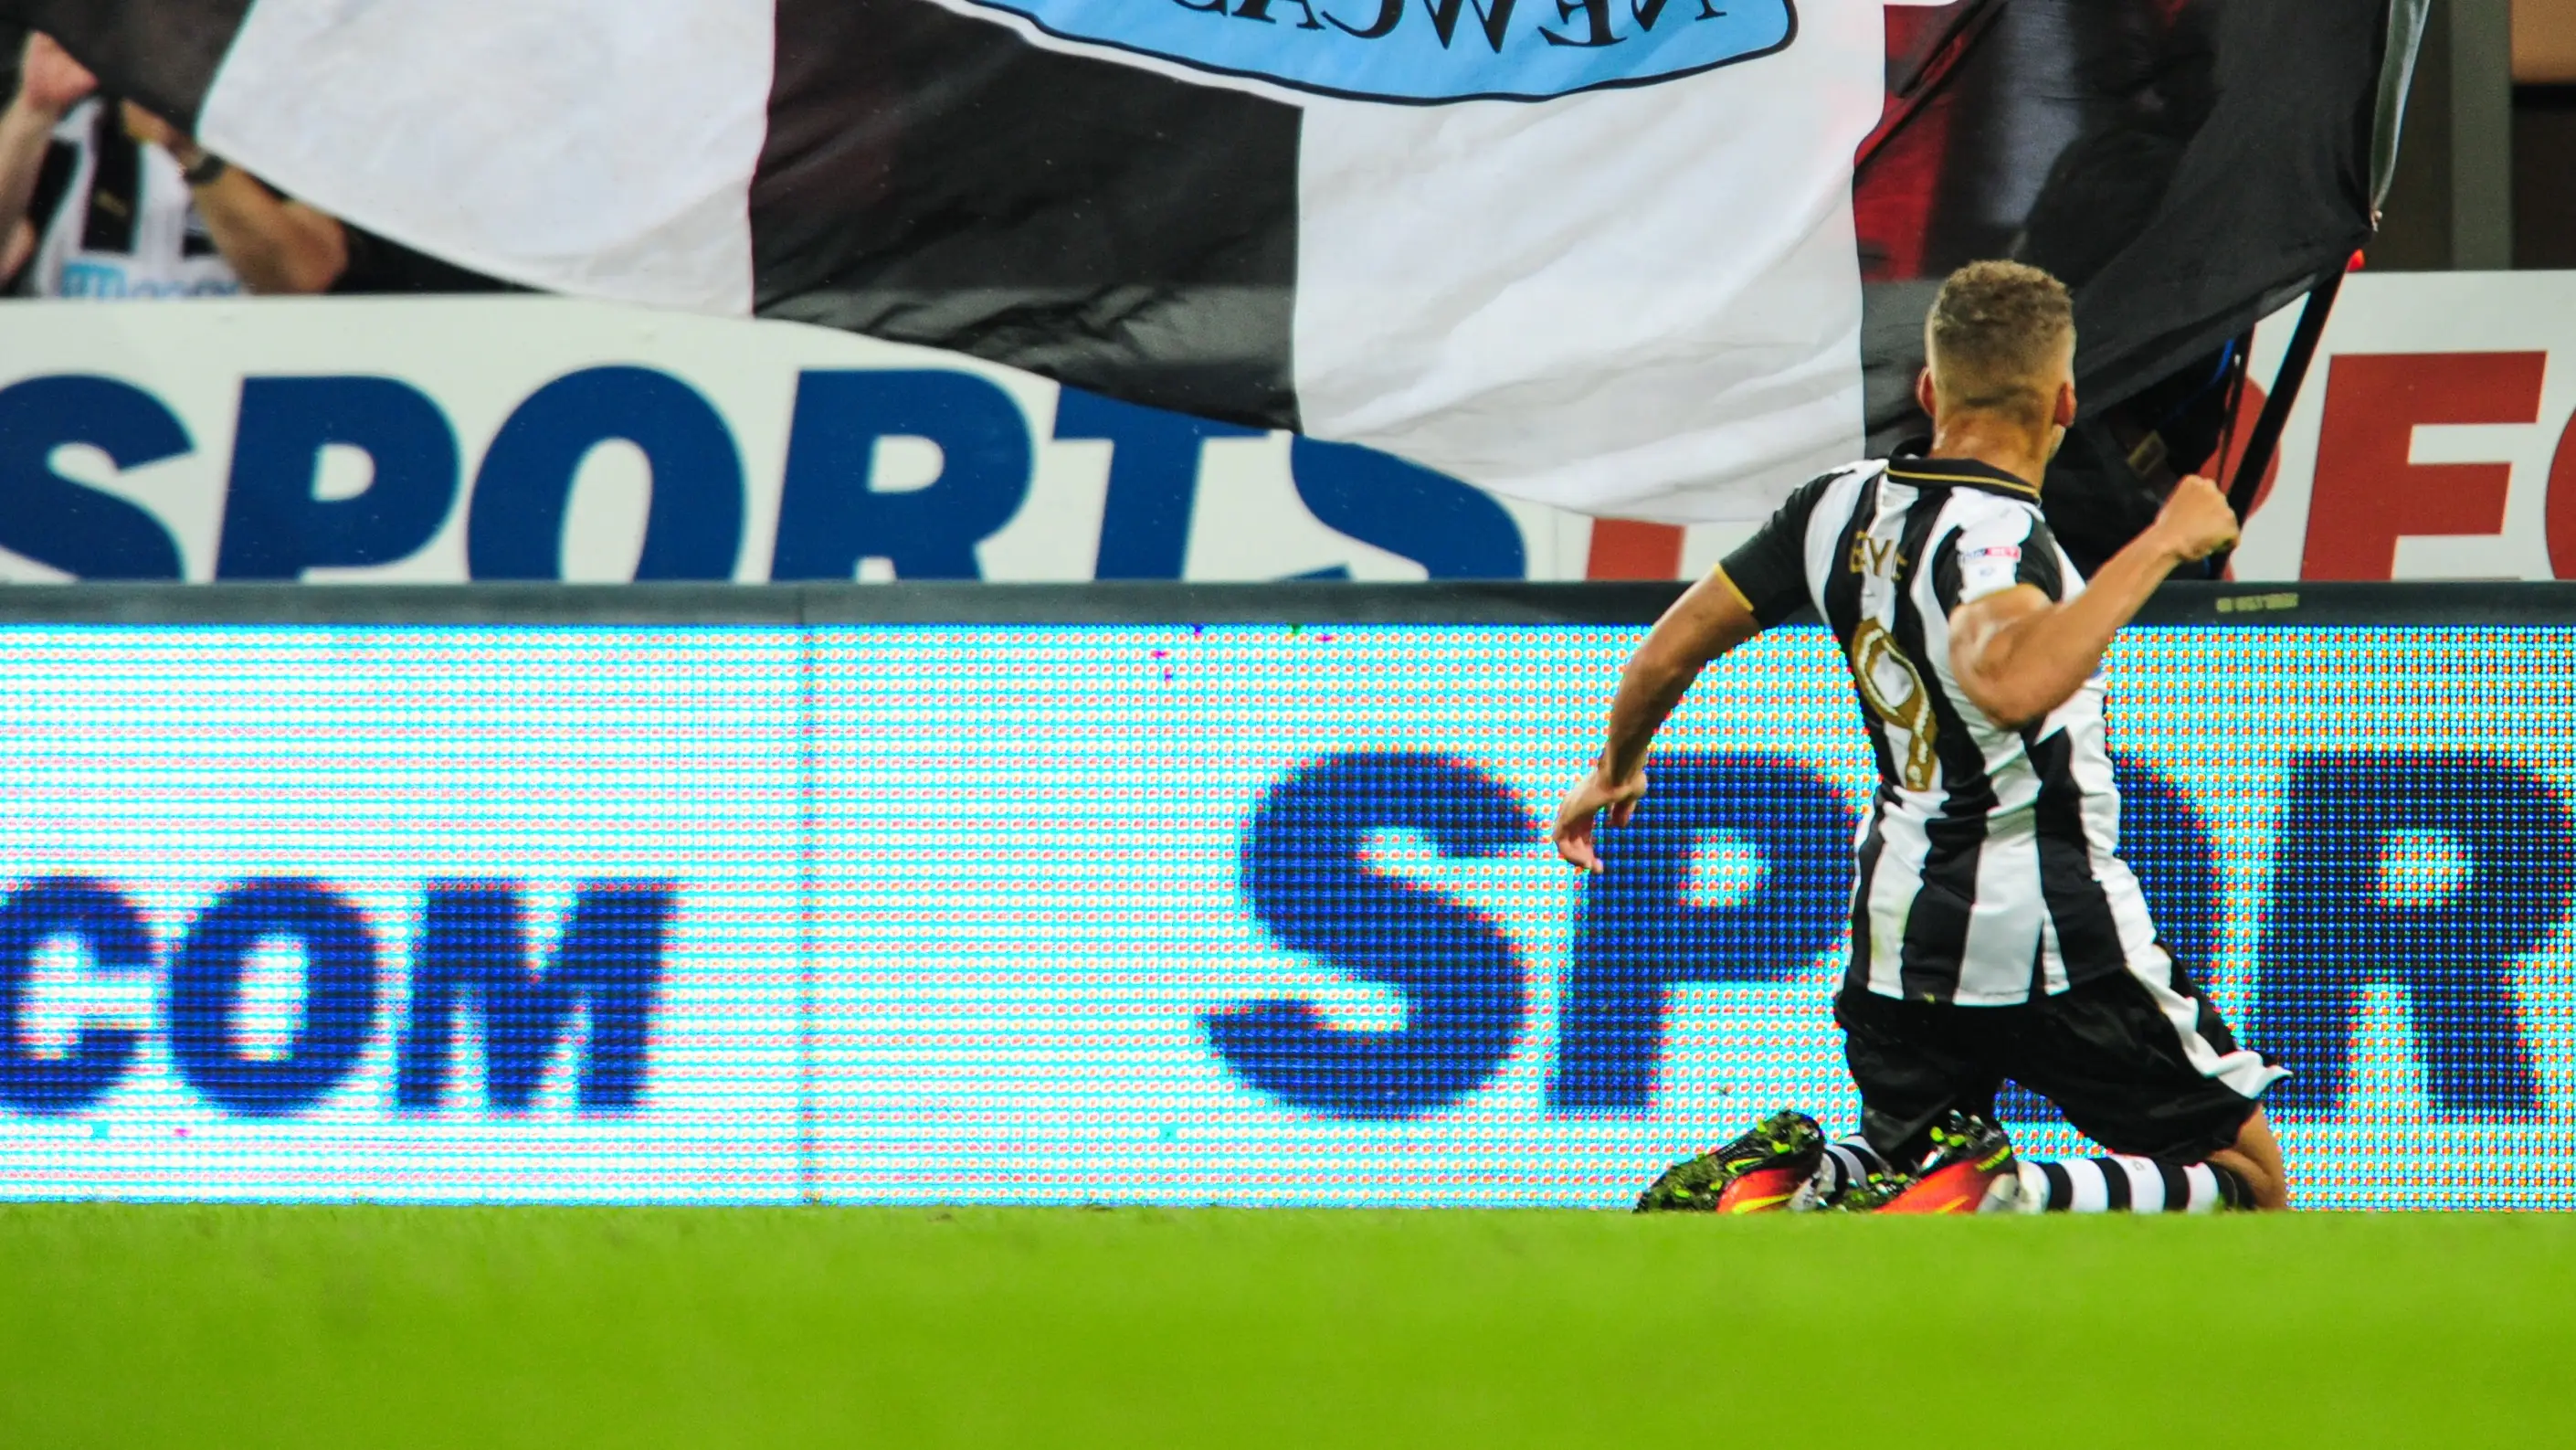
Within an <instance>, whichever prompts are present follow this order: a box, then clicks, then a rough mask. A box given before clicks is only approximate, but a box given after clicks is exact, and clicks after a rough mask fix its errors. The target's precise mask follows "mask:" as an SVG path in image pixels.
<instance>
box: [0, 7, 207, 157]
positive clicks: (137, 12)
mask: <svg viewBox="0 0 2576 1450" xmlns="http://www.w3.org/2000/svg"><path fill="white" fill-rule="evenodd" d="M250 7H251V0H9V3H8V4H7V5H6V6H5V7H0V10H5V13H6V14H7V16H8V18H9V19H12V20H17V21H22V22H24V23H25V24H26V26H27V27H28V28H29V29H31V30H41V31H43V32H45V33H46V34H47V35H50V36H52V37H53V38H54V39H55V40H57V41H59V42H61V43H62V47H63V49H65V50H67V51H69V52H71V54H72V58H73V59H74V60H77V61H79V62H80V63H81V64H83V65H85V66H88V67H89V68H90V69H91V70H93V71H95V72H97V73H98V76H99V80H100V82H101V84H102V85H104V86H105V87H107V88H108V89H110V90H113V91H114V92H115V93H116V94H118V95H120V96H126V97H131V98H132V99H133V100H134V101H136V102H137V103H139V104H141V105H142V106H143V107H144V108H145V109H146V110H149V111H152V112H154V113H155V114H157V115H160V116H162V117H164V118H165V119H167V120H168V121H169V122H170V123H171V124H172V125H174V126H177V127H178V128H179V129H180V130H182V131H186V132H189V133H190V134H194V133H195V132H196V130H197V129H198V128H197V117H198V113H199V112H200V111H201V110H203V109H204V107H205V104H206V91H207V89H208V88H209V87H211V86H212V85H213V84H214V81H215V70H216V68H217V67H218V66H221V65H222V64H223V60H224V52H226V51H228V50H230V49H231V48H232V43H233V36H234V35H235V34H237V33H239V31H240V30H241V22H242V16H244V15H245V14H247V13H249V11H250ZM112 119H113V118H111V120H112Z"/></svg>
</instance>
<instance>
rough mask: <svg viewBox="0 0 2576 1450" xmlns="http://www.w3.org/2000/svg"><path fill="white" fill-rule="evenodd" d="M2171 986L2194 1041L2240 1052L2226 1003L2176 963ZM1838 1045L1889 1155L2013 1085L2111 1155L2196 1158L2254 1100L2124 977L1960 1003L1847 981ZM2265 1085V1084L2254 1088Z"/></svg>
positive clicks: (1868, 1125)
mask: <svg viewBox="0 0 2576 1450" xmlns="http://www.w3.org/2000/svg"><path fill="white" fill-rule="evenodd" d="M2173 985H2174V989H2175V991H2177V992H2179V993H2181V994H2182V996H2183V997H2184V998H2185V999H2187V1000H2188V1001H2189V1002H2190V1003H2191V1005H2192V1006H2193V1007H2194V1008H2196V1009H2197V1014H2198V1020H2197V1021H2196V1023H2195V1024H2194V1026H2195V1027H2196V1029H2197V1032H2198V1034H2199V1036H2200V1037H2201V1038H2202V1039H2203V1040H2204V1041H2206V1042H2207V1043H2208V1044H2209V1045H2210V1046H2211V1047H2212V1048H2214V1049H2215V1050H2216V1051H2217V1052H2218V1053H2220V1054H2221V1055H2226V1054H2230V1053H2233V1052H2235V1051H2236V1039H2235V1036H2234V1034H2232V1033H2230V1032H2229V1031H2228V1030H2227V1024H2226V1022H2224V1021H2223V1020H2221V1019H2220V1017H2219V1015H2218V1009H2217V1008H2215V1007H2213V1006H2211V1005H2210V1004H2209V1001H2208V1000H2207V999H2206V998H2204V997H2202V996H2201V995H2200V993H2199V991H2198V989H2196V988H2194V987H2193V986H2192V984H2191V979H2190V978H2189V977H2188V976H2186V975H2184V973H2183V971H2182V969H2181V968H2180V967H2179V966H2177V967H2176V968H2174V972H2173ZM1834 1020H1835V1021H1836V1022H1838V1023H1840V1024H1841V1025H1842V1029H1843V1054H1844V1057H1845V1058H1846V1060H1848V1061H1849V1062H1850V1063H1851V1075H1852V1081H1853V1082H1855V1083H1857V1084H1859V1086H1860V1100H1861V1131H1862V1132H1863V1133H1865V1134H1867V1135H1868V1137H1869V1141H1870V1146H1872V1147H1874V1148H1876V1149H1877V1150H1878V1151H1879V1153H1880V1154H1881V1155H1882V1156H1884V1157H1886V1158H1887V1159H1888V1160H1889V1161H1890V1162H1912V1161H1915V1160H1917V1159H1919V1158H1920V1157H1921V1156H1922V1154H1923V1152H1924V1150H1925V1148H1926V1146H1927V1145H1928V1140H1927V1138H1926V1136H1925V1135H1926V1134H1927V1133H1928V1132H1929V1130H1930V1129H1931V1128H1932V1127H1933V1125H1935V1124H1937V1123H1939V1122H1940V1121H1941V1120H1942V1118H1944V1117H1945V1116H1947V1115H1948V1114H1949V1113H1950V1112H1951V1111H1952V1110H1954V1109H1955V1110H1957V1111H1960V1112H1966V1113H1976V1114H1979V1115H1981V1116H1983V1117H1986V1118H1988V1119H1991V1118H1993V1117H1994V1112H1995V1093H1996V1091H1997V1090H1998V1089H2000V1088H2001V1087H2002V1086H2003V1084H2004V1083H2005V1082H2006V1081H2007V1080H2009V1081H2012V1082H2017V1083H2020V1084H2021V1085H2022V1086H2023V1087H2026V1088H2029V1089H2030V1090H2031V1091H2033V1092H2035V1093H2038V1094H2039V1095H2040V1096H2042V1097H2044V1098H2047V1099H2048V1100H2049V1101H2051V1102H2053V1103H2055V1104H2057V1106H2058V1107H2059V1108H2060V1109H2061V1110H2063V1111H2064V1112H2065V1114H2066V1120H2067V1121H2068V1122H2070V1123H2073V1124H2074V1125H2075V1127H2076V1129H2077V1131H2079V1132H2081V1133H2083V1134H2084V1135H2085V1136H2086V1137H2088V1138H2091V1139H2093V1140H2094V1141H2095V1142H2097V1143H2100V1144H2101V1145H2102V1146H2104V1147H2106V1148H2108V1149H2110V1150H2111V1151H2112V1152H2114V1153H2129V1154H2134V1155H2136V1156H2138V1157H2141V1158H2152V1159H2155V1160H2156V1161H2158V1162H2160V1163H2197V1162H2199V1161H2200V1160H2202V1159H2204V1158H2206V1157H2208V1156H2209V1155H2210V1154H2211V1153H2212V1152H2215V1151H2216V1150H2218V1149H2220V1148H2224V1147H2226V1146H2228V1145H2229V1144H2231V1143H2233V1142H2235V1141H2236V1134H2237V1131H2238V1130H2239V1129H2241V1128H2243V1127H2244V1126H2245V1120H2246V1119H2247V1118H2249V1117H2251V1116H2253V1113H2254V1100H2253V1099H2252V1098H2250V1097H2247V1096H2245V1095H2244V1094H2243V1093H2240V1092H2238V1091H2237V1090H2236V1089H2235V1088H2233V1087H2230V1086H2228V1085H2227V1084H2226V1083H2224V1082H2222V1081H2220V1080H2219V1079H2217V1078H2215V1077H2212V1076H2209V1075H2207V1074H2205V1073H2203V1072H2202V1071H2201V1070H2200V1069H2199V1068H2197V1067H2194V1066H2193V1065H2192V1062H2191V1058H2190V1055H2189V1054H2188V1052H2187V1051H2186V1049H2185V1046H2184V1038H2183V1035H2182V1033H2181V1031H2180V1030H2178V1029H2177V1028H2176V1026H2175V1024H2174V1022H2173V1021H2172V1020H2170V1019H2168V1018H2167V1017H2166V1016H2165V1010H2164V1007H2163V1005H2162V1004H2160V1003H2158V1001H2157V1000H2156V996H2155V994H2154V993H2152V992H2150V991H2149V990H2148V988H2147V986H2146V984H2144V983H2142V982H2140V981H2139V980H2138V979H2137V978H2135V977H2132V976H2129V975H2128V974H2126V973H2119V974H2115V975H2112V976H2108V977H2103V978H2100V979H2097V980H2095V981H2092V982H2088V983H2085V984H2084V985H2082V986H2078V987H2075V988H2073V989H2072V990H2069V991H2066V992H2061V993H2059V994H2058V995H2056V996H2054V997H2041V998H2038V999H2035V1000H2033V1001H2030V1002H2025V1003H2022V1004H2020V1005H2017V1006H2011V1007H1955V1006H1950V1005H1947V1004H1940V1003H1931V1002H1909V1001H1901V1000H1899V999H1897V998H1894V997H1882V996H1879V995H1878V994H1877V993H1875V992H1872V991H1869V990H1868V989H1867V988H1864V987H1857V986H1848V987H1845V988H1844V989H1843V992H1842V995H1841V996H1839V997H1837V998H1835V999H1834ZM2258 1091H2259V1089H2258Z"/></svg>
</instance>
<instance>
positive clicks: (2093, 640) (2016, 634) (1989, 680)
mask: <svg viewBox="0 0 2576 1450" xmlns="http://www.w3.org/2000/svg"><path fill="white" fill-rule="evenodd" d="M2235 541H2236V515H2235V513H2234V512H2233V511H2231V510H2230V509H2229V508H2228V507H2227V496H2226V495H2224V494H2222V493H2220V492H2219V491H2218V488H2217V485H2215V484H2213V483H2211V482H2210V481H2209V480H2208V479H2205V478H2200V477H2196V476H2195V477H2192V478H2186V479H2184V480H2183V481H2182V482H2181V483H2179V484H2177V485H2175V487H2174V491H2173V496H2172V497H2171V498H2168V499H2167V500H2165V506H2164V510H2163V512H2161V513H2159V514H2158V515H2157V516H2156V521H2155V522H2154V523H2152V524H2150V525H2148V526H2147V528H2146V531H2145V532H2143V533H2141V534H2139V535H2138V536H2137V537H2136V538H2134V539H2131V540H2130V541H2129V544H2128V547H2126V548H2124V549H2122V550H2121V551H2120V552H2119V553H2117V554H2114V555H2112V556H2111V560H2110V562H2109V563H2107V564H2105V565H2103V566H2102V572H2101V573H2099V574H2096V575H2095V576H2093V578H2092V580H2091V581H2090V582H2089V583H2087V584H2086V585H2085V588H2084V592H2082V593H2080V594H2078V595H2076V596H2075V597H2074V598H2072V599H2069V600H2066V601H2065V602H2063V603H2060V602H2057V601H2055V600H2052V599H2050V598H2049V596H2048V595H2047V594H2046V593H2044V592H2042V591H2041V590H2040V589H2039V588H2037V587H2036V586H2034V585H2031V584H2026V583H2024V584H2015V585H2013V586H2012V587H2010V588H2006V589H2001V590H1999V591H1997V592H1995V593H1991V594H1984V595H1980V596H1978V597H1976V598H1972V599H1970V600H1968V601H1967V602H1966V603H1964V604H1961V605H1960V606H1959V607H1958V609H1957V610H1955V611H1953V612H1952V614H1951V615H1950V674H1951V676H1952V678H1954V679H1956V680H1957V681H1958V682H1959V691H1960V693H1962V694H1964V695H1966V696H1967V697H1968V699H1969V701H1970V702H1971V703H1973V704H1974V705H1975V706H1976V707H1977V708H1978V709H1979V710H1982V711H1984V712H1985V714H1986V718H1988V719H1990V720H1992V721H1994V722H1995V723H1996V724H1998V725H2001V726H2004V727H2006V728H2007V729H2019V728H2020V727H2022V726H2024V725H2027V724H2029V723H2030V722H2031V721H2034V720H2038V719H2041V718H2043V717H2044V716H2046V715H2047V714H2048V712H2049V711H2051V710H2054V709H2056V708H2057V707H2058V706H2060V705H2062V704H2065V703H2066V701H2067V699H2068V698H2069V697H2071V696H2072V695H2074V693H2075V692H2076V691H2077V690H2079V689H2082V688H2083V687H2084V682H2085V681H2086V680H2088V679H2091V678H2092V677H2093V672H2094V671H2095V670H2098V669H2100V668H2101V667H2102V652H2103V651H2104V650H2107V649H2109V648H2110V647H2111V637H2112V636H2113V635H2115V634H2118V633H2119V632H2120V628H2121V626H2123V625H2125V624H2127V623H2128V622H2129V620H2130V619H2131V618H2132V617H2133V616H2135V615H2136V614H2137V612H2138V610H2139V608H2140V607H2141V606H2143V605H2144V604H2145V603H2146V602H2147V599H2148V596H2150V595H2152V594H2154V593H2155V592H2156V586H2157V585H2159V584H2162V583H2163V582H2164V581H2165V576H2166V575H2168V574H2171V573H2172V572H2173V571H2174V568H2175V566H2177V565H2179V564H2183V563H2186V562H2188V561H2191V560H2194V559H2203V558H2207V557H2208V556H2209V555H2210V554H2212V553H2214V552H2216V551H2217V550H2219V549H2223V548H2225V547H2227V546H2228V545H2229V544H2232V543H2234V542H2235ZM2048 547H2051V548H2054V547H2055V546H2054V545H2053V544H2052V545H2049V546H2048Z"/></svg>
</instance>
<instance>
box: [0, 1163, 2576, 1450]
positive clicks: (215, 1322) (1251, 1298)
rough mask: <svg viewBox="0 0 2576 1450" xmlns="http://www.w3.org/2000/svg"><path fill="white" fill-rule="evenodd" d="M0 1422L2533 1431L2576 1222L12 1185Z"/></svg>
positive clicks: (356, 1431)
mask: <svg viewBox="0 0 2576 1450" xmlns="http://www.w3.org/2000/svg"><path fill="white" fill-rule="evenodd" d="M0 1365H5V1366H6V1369H5V1371H4V1372H0V1445H7V1446H25V1447H48V1450H51V1447H67V1446H116V1447H124V1446H152V1447H180V1446H333V1447H342V1446H350V1447H355V1446H365V1447H389V1446H414V1445H418V1446H441V1447H467V1450H499V1447H508V1446H543V1447H573V1446H621V1447H624V1446H664V1445H671V1446H734V1445H742V1446H795V1445H869V1446H918V1445H976V1446H1013V1445H1030V1446H1044V1447H1053V1446H1091V1445H1103V1446H1112V1445H1114V1446H1122V1447H1154V1446H1176V1447H1256V1450H1272V1447H1281V1450H1287V1447H1311V1446H1342V1445H1352V1446H1436V1447H1441V1450H1454V1447H1462V1446H1474V1447H1480V1450H1481V1447H1487V1446H1501V1445H1512V1446H1518V1445H1548V1446H1559V1445H1564V1446H1590V1445H1600V1446H1637V1447H1667V1446H1670V1447H1684V1446H1687V1447H1694V1450H1696V1447H1713V1446H1754V1445H1760V1446H1772V1445H1777V1446H1788V1447H1799V1450H1805V1447H1811V1446H1847V1445H1848V1446H1869V1447H1912V1446H1923V1445H1974V1446H1978V1447H2004V1446H2021V1445H2046V1446H2059V1445H2072V1446H2084V1447H2088V1450H2093V1447H2103V1446H2114V1445H2142V1446H2146V1445H2152V1446H2156V1447H2159V1450H2179V1447H2191V1450H2200V1447H2205V1446H2212V1445H2266V1446H2279V1445H2330V1446H2356V1445H2428V1446H2446V1445H2475V1446H2502V1445H2553V1444H2565V1443H2570V1440H2571V1438H2576V1426H2571V1424H2570V1419H2571V1417H2576V1217H2562V1216H2537V1215H2465V1214H2459V1215H2430V1214H2426V1215H2396V1214H2391V1215H2376V1216H2356V1215H2312V1216H2297V1215H2289V1216H2281V1217H2274V1218H2261V1217H2250V1216H2248V1217H2236V1218H2220V1219H2182V1218H2137V1219H2118V1218H2104V1219H2066V1218H2054V1219H1989V1220H1921V1219H1917V1220H1891V1219H1874V1220H1873V1219H1844V1218H1836V1217H1830V1216H1817V1217H1800V1218H1787V1217H1771V1218H1764V1219H1751V1220H1733V1221H1719V1220H1711V1219H1702V1218H1682V1217H1660V1218H1652V1219H1640V1218H1636V1217H1632V1216H1629V1215H1624V1214H1609V1213H1554V1212H1457V1211H1452V1212H1434V1211H1420V1212H1355V1211H1334V1210H1321V1211H1281V1210H1269V1211H1245V1210H1238V1211H1228V1210H1212V1209H1211V1210H1182V1211H1162V1210H1143V1209H1121V1210H1115V1211H1082V1210H1055V1209H1016V1210H1004V1209H957V1210H949V1211H942V1210H928V1209H776V1210H764V1209H572V1208H538V1209H529V1208H470V1209H422V1208H369V1207H330V1208H234V1207H198V1206H120V1205H87V1204H80V1205H21V1206H8V1207H0Z"/></svg>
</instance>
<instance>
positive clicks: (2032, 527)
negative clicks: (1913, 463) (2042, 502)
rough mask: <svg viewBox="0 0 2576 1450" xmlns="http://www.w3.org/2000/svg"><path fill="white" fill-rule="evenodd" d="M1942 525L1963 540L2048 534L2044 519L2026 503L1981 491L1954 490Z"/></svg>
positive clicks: (2038, 511)
mask: <svg viewBox="0 0 2576 1450" xmlns="http://www.w3.org/2000/svg"><path fill="white" fill-rule="evenodd" d="M1941 518H1942V522H1943V523H1944V524H1945V525H1947V526H1948V527H1949V528H1950V530H1951V531H1952V532H1953V534H1954V535H1955V536H1956V537H1958V538H1960V539H1962V540H1965V539H1968V538H1970V537H1975V538H1981V539H1982V538H2010V539H2025V538H2033V537H2037V536H2040V535H2044V534H2046V533H2047V532H2048V521H2047V516H2046V515H2044V514H2043V513H2041V512H2040V508H2039V505H2038V504H2036V503H2034V502H2031V501H2030V500H2028V499H2019V498H2008V497H2006V496H2004V495H2002V494H1998V493H1989V492H1987V491H1985V490H1984V489H1974V488H1961V489H1953V490H1952V491H1951V493H1950V499H1949V502H1948V504H1947V505H1946V506H1945V507H1944V508H1943V509H1942V511H1941Z"/></svg>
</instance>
